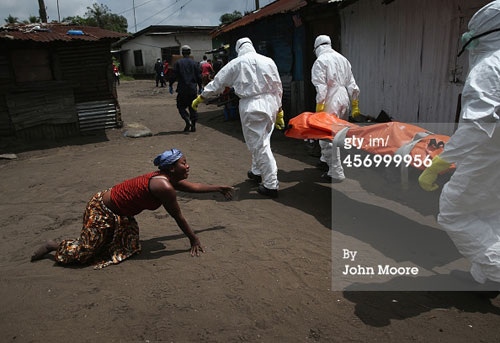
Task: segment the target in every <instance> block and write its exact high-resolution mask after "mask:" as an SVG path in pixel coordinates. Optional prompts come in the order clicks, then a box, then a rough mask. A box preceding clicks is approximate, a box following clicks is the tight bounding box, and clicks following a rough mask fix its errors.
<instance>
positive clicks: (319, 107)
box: [316, 104, 325, 112]
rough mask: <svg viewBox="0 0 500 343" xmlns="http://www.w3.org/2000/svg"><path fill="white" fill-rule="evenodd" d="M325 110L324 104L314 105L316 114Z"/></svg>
mask: <svg viewBox="0 0 500 343" xmlns="http://www.w3.org/2000/svg"><path fill="white" fill-rule="evenodd" d="M324 110H325V104H316V112H323V111H324Z"/></svg>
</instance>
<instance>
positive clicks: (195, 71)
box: [169, 45, 202, 132]
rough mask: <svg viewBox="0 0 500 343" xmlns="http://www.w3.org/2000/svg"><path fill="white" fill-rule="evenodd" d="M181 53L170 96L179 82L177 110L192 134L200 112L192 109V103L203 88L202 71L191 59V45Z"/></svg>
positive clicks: (186, 129) (174, 72)
mask: <svg viewBox="0 0 500 343" xmlns="http://www.w3.org/2000/svg"><path fill="white" fill-rule="evenodd" d="M181 52H182V56H183V58H181V59H180V60H178V61H177V62H176V63H175V64H174V69H173V72H172V77H171V78H170V80H169V82H170V87H169V91H170V94H172V93H173V88H172V85H173V83H174V82H175V81H177V109H178V110H179V114H180V115H181V117H182V119H184V121H185V122H186V126H185V127H184V131H185V132H187V131H189V130H191V132H195V131H196V121H197V120H198V112H197V111H196V110H195V109H193V108H192V107H191V103H192V102H193V100H194V99H196V96H197V95H198V92H197V89H199V90H201V87H202V86H201V69H200V65H199V64H198V63H197V62H195V61H194V60H193V59H191V58H190V57H189V55H191V47H190V46H189V45H183V46H182V47H181ZM186 109H187V110H186ZM188 111H189V113H188Z"/></svg>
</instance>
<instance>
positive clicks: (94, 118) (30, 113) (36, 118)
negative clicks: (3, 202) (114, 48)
mask: <svg viewBox="0 0 500 343" xmlns="http://www.w3.org/2000/svg"><path fill="white" fill-rule="evenodd" d="M124 36H127V35H125V34H122V33H117V32H113V31H108V30H103V29H100V28H97V27H88V26H74V25H64V24H45V23H44V24H41V23H37V24H14V25H8V26H4V27H1V28H0V136H1V137H6V136H12V137H17V138H22V139H28V140H31V139H54V138H60V137H68V136H75V135H78V134H80V133H81V132H82V131H88V130H95V129H105V128H111V127H117V126H120V125H121V116H120V107H119V104H118V100H117V95H116V85H115V84H114V79H113V75H112V60H111V52H110V51H111V44H112V43H113V42H114V41H117V40H118V39H120V38H122V37H124Z"/></svg>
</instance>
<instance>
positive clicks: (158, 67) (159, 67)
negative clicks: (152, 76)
mask: <svg viewBox="0 0 500 343" xmlns="http://www.w3.org/2000/svg"><path fill="white" fill-rule="evenodd" d="M155 72H156V87H158V82H160V83H161V87H164V86H165V78H164V75H163V63H161V59H159V58H158V59H157V60H156V63H155Z"/></svg>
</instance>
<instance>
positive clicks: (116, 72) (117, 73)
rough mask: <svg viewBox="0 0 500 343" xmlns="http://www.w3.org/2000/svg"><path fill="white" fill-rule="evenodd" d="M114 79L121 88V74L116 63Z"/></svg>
mask: <svg viewBox="0 0 500 343" xmlns="http://www.w3.org/2000/svg"><path fill="white" fill-rule="evenodd" d="M113 79H114V81H115V83H116V84H117V85H118V86H119V85H120V72H119V71H118V67H117V66H116V64H115V63H113Z"/></svg>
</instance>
